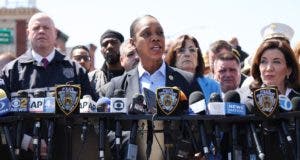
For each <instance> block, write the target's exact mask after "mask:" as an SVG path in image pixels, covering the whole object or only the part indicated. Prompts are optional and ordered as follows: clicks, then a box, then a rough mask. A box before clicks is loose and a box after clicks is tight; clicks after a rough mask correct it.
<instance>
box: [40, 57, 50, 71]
mask: <svg viewBox="0 0 300 160" xmlns="http://www.w3.org/2000/svg"><path fill="white" fill-rule="evenodd" d="M42 63H43V67H44V68H45V69H46V68H47V66H48V64H49V61H48V59H47V58H43V59H42Z"/></svg>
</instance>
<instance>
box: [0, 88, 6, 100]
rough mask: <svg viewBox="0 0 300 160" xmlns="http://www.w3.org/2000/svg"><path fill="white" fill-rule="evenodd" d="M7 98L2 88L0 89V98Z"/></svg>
mask: <svg viewBox="0 0 300 160" xmlns="http://www.w3.org/2000/svg"><path fill="white" fill-rule="evenodd" d="M2 98H7V95H6V93H5V91H4V90H3V89H0V99H2Z"/></svg>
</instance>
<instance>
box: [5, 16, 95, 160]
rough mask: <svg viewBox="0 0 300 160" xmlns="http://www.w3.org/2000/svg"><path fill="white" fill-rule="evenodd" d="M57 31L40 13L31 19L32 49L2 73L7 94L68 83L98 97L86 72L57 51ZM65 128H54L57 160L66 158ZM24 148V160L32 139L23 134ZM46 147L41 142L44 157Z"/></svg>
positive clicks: (28, 33) (82, 91)
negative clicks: (93, 91) (77, 85)
mask: <svg viewBox="0 0 300 160" xmlns="http://www.w3.org/2000/svg"><path fill="white" fill-rule="evenodd" d="M56 32H57V31H56V29H55V25H54V22H53V20H52V19H51V18H50V17H49V16H48V15H47V14H45V13H37V14H35V15H33V16H32V17H31V19H30V20H29V23H28V28H27V36H28V37H27V38H28V40H29V44H30V46H31V48H30V49H29V50H28V51H27V52H26V53H24V54H23V55H21V56H20V57H18V58H17V59H16V60H14V61H12V62H10V63H9V64H7V65H6V66H5V67H4V69H3V70H2V72H1V73H0V83H1V84H0V86H2V88H3V89H4V90H5V91H6V93H7V95H8V97H11V95H12V94H14V93H16V92H18V91H19V90H27V91H28V90H44V91H49V92H51V91H53V90H54V86H55V85H57V84H66V83H71V84H79V85H80V87H81V93H82V94H81V95H86V94H88V95H91V96H92V97H95V95H94V94H93V93H92V89H91V87H90V84H89V80H88V76H87V73H86V70H85V69H84V68H82V67H81V66H80V65H79V64H78V63H75V61H72V60H70V59H69V58H67V57H66V56H65V55H63V54H61V53H60V52H59V51H57V50H56V49H55V47H54V46H55V40H56ZM24 126H26V129H28V132H27V131H26V133H30V132H31V131H32V129H31V130H30V129H29V127H28V126H27V125H24ZM30 126H31V125H30ZM62 127H63V125H61V124H58V125H56V128H55V132H54V133H55V137H54V145H55V151H54V153H53V155H54V159H63V157H64V154H65V145H63V144H65V143H61V142H65V135H64V132H63V128H62ZM58 131H59V132H58ZM77 141H79V138H78V140H77ZM57 142H60V143H57ZM74 143H75V142H74ZM77 146H78V145H77ZM21 148H22V149H23V150H22V152H23V153H24V154H23V155H24V156H25V157H24V158H25V159H28V158H29V157H30V156H32V153H33V152H32V138H31V136H29V134H28V135H27V134H24V136H23V140H22V147H21ZM46 148H47V146H46V143H44V140H42V143H41V155H42V157H43V156H46V154H47V152H46V151H47V150H46ZM95 152H96V150H95ZM94 155H95V156H94V157H93V158H94V159H96V155H97V154H94ZM26 156H28V157H26ZM86 158H87V159H91V158H92V157H91V158H88V157H86Z"/></svg>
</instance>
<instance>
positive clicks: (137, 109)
mask: <svg viewBox="0 0 300 160" xmlns="http://www.w3.org/2000/svg"><path fill="white" fill-rule="evenodd" d="M145 109H146V106H145V105H144V96H143V95H141V94H134V95H133V97H132V104H131V105H130V109H129V113H131V114H145V112H146V110H145ZM131 125H132V126H131V132H130V139H129V145H128V150H127V156H126V159H128V160H131V159H136V158H137V149H138V147H137V145H136V135H137V128H138V121H137V120H134V121H132V124H131Z"/></svg>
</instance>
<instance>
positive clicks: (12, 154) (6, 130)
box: [3, 125, 17, 160]
mask: <svg viewBox="0 0 300 160" xmlns="http://www.w3.org/2000/svg"><path fill="white" fill-rule="evenodd" d="M3 131H4V134H5V138H6V142H7V145H8V149H9V153H10V158H11V159H12V160H16V159H17V157H16V155H15V152H14V147H13V144H12V140H11V137H10V132H9V129H8V127H7V126H6V125H4V126H3Z"/></svg>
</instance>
